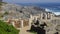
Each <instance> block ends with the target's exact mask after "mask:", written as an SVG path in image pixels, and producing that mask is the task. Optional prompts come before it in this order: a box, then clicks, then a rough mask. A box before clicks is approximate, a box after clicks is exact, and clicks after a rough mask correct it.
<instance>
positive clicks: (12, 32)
mask: <svg viewBox="0 0 60 34" xmlns="http://www.w3.org/2000/svg"><path fill="white" fill-rule="evenodd" d="M0 34H19V30H17V29H15V28H14V27H13V26H12V25H8V24H6V22H3V21H1V20H0Z"/></svg>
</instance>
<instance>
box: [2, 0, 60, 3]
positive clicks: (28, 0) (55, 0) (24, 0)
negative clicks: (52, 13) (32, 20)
mask: <svg viewBox="0 0 60 34" xmlns="http://www.w3.org/2000/svg"><path fill="white" fill-rule="evenodd" d="M3 1H4V2H8V3H59V2H60V0H3Z"/></svg>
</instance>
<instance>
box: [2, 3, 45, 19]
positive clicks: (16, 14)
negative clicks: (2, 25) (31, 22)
mask: <svg viewBox="0 0 60 34" xmlns="http://www.w3.org/2000/svg"><path fill="white" fill-rule="evenodd" d="M4 12H7V13H8V14H7V15H4V17H6V18H9V17H11V18H29V16H30V14H32V15H37V14H41V13H42V12H46V11H45V10H44V9H43V8H40V7H35V6H21V5H16V4H3V6H2V13H4Z"/></svg>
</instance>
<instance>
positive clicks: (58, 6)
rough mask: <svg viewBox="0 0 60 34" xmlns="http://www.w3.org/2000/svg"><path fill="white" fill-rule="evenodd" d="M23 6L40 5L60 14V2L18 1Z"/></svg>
mask: <svg viewBox="0 0 60 34" xmlns="http://www.w3.org/2000/svg"><path fill="white" fill-rule="evenodd" d="M16 4H18V5H23V6H38V7H41V8H44V9H45V11H49V12H53V13H55V14H56V15H60V3H16Z"/></svg>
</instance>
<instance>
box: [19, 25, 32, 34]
mask: <svg viewBox="0 0 60 34" xmlns="http://www.w3.org/2000/svg"><path fill="white" fill-rule="evenodd" d="M29 29H30V27H29V26H26V27H23V28H21V29H20V33H19V34H33V33H30V32H27V30H29Z"/></svg>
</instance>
